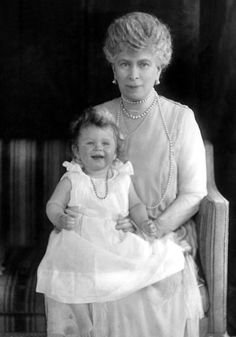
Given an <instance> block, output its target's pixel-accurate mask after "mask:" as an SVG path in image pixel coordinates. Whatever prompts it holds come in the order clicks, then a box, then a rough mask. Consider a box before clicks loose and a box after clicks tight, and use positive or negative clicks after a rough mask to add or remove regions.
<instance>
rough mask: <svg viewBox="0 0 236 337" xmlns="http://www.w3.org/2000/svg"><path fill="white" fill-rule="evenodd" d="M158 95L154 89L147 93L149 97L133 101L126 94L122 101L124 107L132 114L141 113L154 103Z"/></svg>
mask: <svg viewBox="0 0 236 337" xmlns="http://www.w3.org/2000/svg"><path fill="white" fill-rule="evenodd" d="M155 95H156V91H155V90H154V89H152V90H151V92H150V93H149V94H148V95H147V97H146V98H145V99H143V100H139V101H132V100H129V99H128V98H126V97H125V96H121V99H122V103H123V106H124V108H125V109H126V110H127V111H128V112H130V113H131V114H132V115H139V114H140V113H142V112H143V111H145V110H146V109H148V108H149V106H150V105H151V104H152V102H153V100H154V98H155Z"/></svg>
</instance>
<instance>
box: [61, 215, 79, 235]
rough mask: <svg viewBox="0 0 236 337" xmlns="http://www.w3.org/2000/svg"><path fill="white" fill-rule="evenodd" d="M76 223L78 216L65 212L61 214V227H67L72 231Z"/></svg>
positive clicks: (66, 228)
mask: <svg viewBox="0 0 236 337" xmlns="http://www.w3.org/2000/svg"><path fill="white" fill-rule="evenodd" d="M75 225H76V218H75V217H73V216H71V215H68V214H63V215H61V216H60V219H59V227H60V229H65V230H67V231H71V230H73V229H75Z"/></svg>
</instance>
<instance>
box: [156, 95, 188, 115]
mask: <svg viewBox="0 0 236 337" xmlns="http://www.w3.org/2000/svg"><path fill="white" fill-rule="evenodd" d="M159 99H160V104H161V106H162V107H163V108H164V110H165V111H169V112H170V113H171V114H172V115H173V113H175V114H182V115H184V114H188V113H190V114H191V113H193V111H192V109H191V108H190V107H189V106H187V105H185V104H182V103H180V102H177V101H174V100H172V99H170V98H167V97H164V96H159Z"/></svg>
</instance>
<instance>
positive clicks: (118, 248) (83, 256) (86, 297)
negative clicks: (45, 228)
mask: <svg viewBox="0 0 236 337" xmlns="http://www.w3.org/2000/svg"><path fill="white" fill-rule="evenodd" d="M63 165H64V166H65V167H66V168H67V172H66V173H65V174H64V175H63V177H62V179H64V178H68V179H70V181H71V186H72V189H71V193H70V201H69V205H68V206H69V207H73V206H76V207H79V209H80V213H79V216H78V220H77V224H76V229H75V230H73V231H67V230H62V231H60V232H58V231H57V230H53V231H52V233H51V235H50V238H49V242H48V247H47V251H46V253H45V256H44V257H43V259H42V261H41V263H40V265H39V268H38V274H37V276H38V278H37V292H41V293H44V294H45V295H46V296H47V297H48V298H50V299H52V300H55V301H57V302H60V303H70V304H82V303H99V302H107V301H114V300H119V299H122V298H124V297H126V296H128V295H130V294H132V293H134V292H136V291H137V290H139V289H142V288H144V287H146V286H148V285H151V284H154V283H156V282H158V281H160V280H163V279H165V278H168V277H169V276H171V275H173V274H176V273H178V272H179V271H181V270H183V269H184V255H183V250H182V248H181V247H180V246H179V245H178V244H177V243H175V241H174V234H173V233H170V234H169V235H166V236H165V237H163V238H161V239H158V240H154V241H153V242H152V243H151V242H149V241H146V240H144V239H143V238H142V237H141V236H139V235H137V234H134V233H130V232H123V231H121V230H120V231H118V230H116V228H115V226H116V222H117V219H118V218H119V217H125V216H127V215H128V209H129V208H128V207H129V205H128V200H129V198H128V195H129V187H130V182H131V177H130V176H131V175H132V174H133V168H132V164H131V163H130V162H126V163H125V164H123V163H121V162H119V163H117V164H116V165H114V167H113V172H114V174H113V176H112V178H110V179H108V195H107V197H106V198H105V199H99V198H98V197H97V196H96V194H95V191H94V188H93V185H92V183H91V179H90V177H89V176H88V175H86V174H85V173H84V172H83V171H82V170H81V167H80V166H79V164H77V163H75V162H71V163H69V162H65V163H64V164H63ZM95 184H96V188H97V191H98V194H99V191H100V193H101V191H102V189H103V188H104V180H103V179H96V180H95Z"/></svg>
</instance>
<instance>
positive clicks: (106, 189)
mask: <svg viewBox="0 0 236 337" xmlns="http://www.w3.org/2000/svg"><path fill="white" fill-rule="evenodd" d="M108 175H109V169H108V170H107V174H106V178H105V192H104V195H103V196H100V195H99V194H98V191H97V187H96V184H95V181H94V180H93V178H92V177H91V176H89V178H90V181H91V184H92V186H93V191H94V193H95V195H96V197H97V198H98V199H100V200H104V199H106V198H107V196H108Z"/></svg>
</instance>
